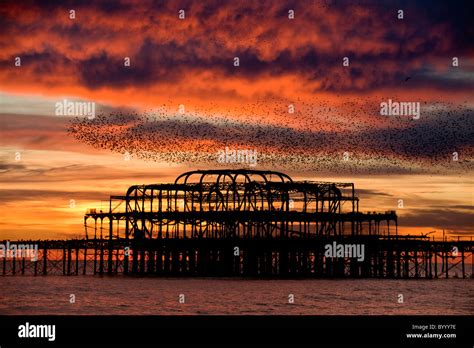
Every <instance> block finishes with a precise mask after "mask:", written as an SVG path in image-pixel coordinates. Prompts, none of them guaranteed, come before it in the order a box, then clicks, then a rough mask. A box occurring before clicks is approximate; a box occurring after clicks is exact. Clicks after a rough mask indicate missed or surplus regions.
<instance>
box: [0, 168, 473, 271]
mask: <svg viewBox="0 0 474 348" xmlns="http://www.w3.org/2000/svg"><path fill="white" fill-rule="evenodd" d="M108 205H109V206H108V209H107V210H105V211H104V210H99V211H97V209H89V210H88V211H87V212H86V214H85V216H84V228H85V238H84V239H74V240H63V241H60V240H56V241H28V242H27V243H30V244H31V243H36V244H37V245H38V250H39V252H38V255H37V260H35V261H33V262H31V261H29V260H25V258H24V257H23V258H15V257H14V258H13V259H12V260H7V259H6V258H4V259H3V263H2V269H1V270H0V274H3V275H13V274H34V275H40V274H42V275H47V274H63V275H79V274H108V275H114V274H125V275H156V276H178V277H186V276H188V277H189V276H191V277H192V276H199V277H206V276H210V277H281V278H284V277H289V278H297V277H304V278H311V277H314V278H346V277H353V278H368V277H379V278H438V277H446V278H448V277H450V276H458V275H457V272H460V277H463V278H466V277H467V278H472V275H473V273H474V272H473V267H474V262H473V257H474V253H473V251H474V242H473V241H472V238H471V240H461V239H458V240H447V239H443V240H441V241H440V240H438V241H436V240H434V239H430V238H428V237H427V236H409V235H399V233H398V219H397V215H396V212H395V211H386V212H365V213H363V212H360V211H359V198H358V196H357V195H356V191H355V188H354V184H352V183H335V182H314V181H293V180H292V179H291V177H289V176H288V175H286V174H283V173H279V172H275V171H259V170H246V169H239V170H203V171H201V170H198V171H191V172H187V173H184V174H182V175H180V176H178V177H177V178H176V180H175V182H174V183H167V184H153V185H135V186H131V187H130V188H129V189H128V190H127V192H126V194H125V195H123V196H111V197H110V200H109V204H108ZM15 243H16V244H20V243H26V241H13V242H11V241H10V244H15ZM331 245H334V246H336V245H341V246H348V248H346V250H351V248H353V249H352V250H355V246H363V250H364V254H363V255H362V256H363V257H362V258H357V257H354V255H351V254H350V253H349V254H348V253H347V252H346V253H344V254H342V255H330V256H328V254H327V252H328V246H331ZM469 258H470V260H471V262H470V264H471V267H466V263H467V260H469ZM469 268H470V269H469Z"/></svg>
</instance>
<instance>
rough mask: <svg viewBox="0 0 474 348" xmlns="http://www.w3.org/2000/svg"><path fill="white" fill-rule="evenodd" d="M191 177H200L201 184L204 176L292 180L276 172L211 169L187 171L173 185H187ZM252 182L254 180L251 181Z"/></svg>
mask: <svg viewBox="0 0 474 348" xmlns="http://www.w3.org/2000/svg"><path fill="white" fill-rule="evenodd" d="M193 175H200V176H201V177H200V178H199V180H198V181H199V182H200V183H202V182H204V180H205V178H206V176H210V175H218V176H221V175H236V176H237V175H245V176H246V177H248V178H250V175H258V176H260V177H261V178H262V179H263V181H265V182H269V179H268V178H267V175H276V176H277V177H279V178H280V181H281V182H293V179H291V177H290V176H288V175H287V174H284V173H281V172H276V171H266V170H249V169H212V170H193V171H189V172H186V173H183V174H180V175H179V176H178V177H177V178H176V180H175V182H174V183H175V184H179V182H180V180H184V181H183V183H184V184H187V183H188V180H189V179H190V178H191V177H192V176H193ZM252 181H254V180H252Z"/></svg>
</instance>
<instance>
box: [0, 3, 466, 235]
mask: <svg viewBox="0 0 474 348" xmlns="http://www.w3.org/2000/svg"><path fill="white" fill-rule="evenodd" d="M401 4H402V5H400V3H398V4H396V3H395V2H390V1H381V2H379V1H335V0H333V1H316V0H314V1H238V0H234V1H140V2H138V1H137V2H132V1H102V2H99V3H98V4H95V5H87V4H85V3H83V4H80V3H79V2H77V3H76V2H72V1H71V2H69V1H62V2H58V4H53V2H44V3H42V2H38V3H36V2H31V1H25V2H19V1H4V2H2V5H1V6H0V30H1V34H0V47H1V49H0V150H1V152H0V211H1V213H0V239H4V238H5V239H28V238H49V239H53V238H65V237H72V236H80V235H82V234H83V232H84V231H83V215H84V212H85V210H86V209H87V208H93V207H97V208H100V206H101V204H104V203H101V201H104V200H107V199H108V196H109V195H112V194H114V195H117V194H123V193H125V191H126V190H127V188H128V187H129V186H131V185H133V184H143V183H163V182H170V181H172V180H173V179H174V178H175V177H176V176H177V175H178V174H180V173H181V172H184V171H187V170H192V169H196V168H201V169H206V168H212V169H215V168H225V167H229V165H226V164H221V163H218V161H217V159H216V158H217V157H216V153H217V152H218V151H220V150H223V149H225V147H226V146H227V147H230V148H234V149H252V150H256V151H257V153H258V155H259V157H258V158H259V159H258V164H257V166H256V167H255V169H272V170H277V171H283V172H285V173H288V174H290V175H291V176H292V177H293V178H294V179H305V180H317V181H319V180H321V181H340V182H341V181H342V182H354V183H355V185H356V189H358V193H359V197H360V199H361V203H360V208H361V210H362V211H373V210H380V211H385V210H397V213H398V215H399V224H400V226H401V228H400V230H399V231H400V233H410V234H419V233H426V232H429V231H433V230H435V231H437V234H436V235H437V236H440V235H441V231H442V230H443V229H444V230H445V231H446V233H448V234H450V235H451V236H458V235H459V236H473V235H474V213H473V208H472V206H473V193H474V191H473V169H474V166H473V163H474V162H473V155H474V118H473V117H474V100H473V91H474V46H473V45H472V42H474V27H473V25H472V18H469V13H470V12H472V11H473V8H472V6H473V5H472V4H468V2H467V1H466V2H461V1H449V2H443V3H442V2H437V1H434V2H433V1H406V2H401ZM468 7H470V8H468ZM181 10H182V11H184V12H180V11H181ZM400 10H402V11H403V12H402V16H403V18H400V12H399V11H400ZM293 15H294V16H293ZM180 16H181V18H180ZM290 17H291V18H290ZM293 17H294V18H293ZM345 57H347V58H348V60H344V58H345ZM18 58H19V59H18ZM127 58H128V59H129V62H130V65H129V66H128V65H127V64H125V61H128V59H127ZM236 58H238V66H236V64H235V62H236ZM345 61H347V62H348V64H343V63H344V62H345ZM64 99H67V100H69V101H84V102H94V103H95V117H94V118H91V119H89V118H87V117H86V116H83V115H75V116H67V115H56V104H57V103H58V102H59V103H62V102H63V101H64ZM389 100H392V101H398V102H414V103H420V106H421V111H420V117H419V119H415V118H413V117H411V116H406V115H405V116H404V115H400V116H396V115H395V116H383V115H381V114H380V108H381V103H384V102H388V101H389ZM290 109H292V110H294V112H290ZM344 154H346V155H344ZM455 154H456V155H455ZM128 155H130V158H129V160H126V158H128ZM344 156H346V158H345V157H344ZM455 157H456V159H455ZM399 199H403V202H404V204H403V205H404V207H403V208H398V207H397V205H398V200H399ZM104 207H105V205H104Z"/></svg>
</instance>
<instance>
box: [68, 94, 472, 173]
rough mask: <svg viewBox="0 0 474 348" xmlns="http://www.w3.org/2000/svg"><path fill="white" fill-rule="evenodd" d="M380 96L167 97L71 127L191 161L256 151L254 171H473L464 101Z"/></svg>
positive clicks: (127, 149)
mask: <svg viewBox="0 0 474 348" xmlns="http://www.w3.org/2000/svg"><path fill="white" fill-rule="evenodd" d="M393 99H394V100H396V98H393ZM375 100H379V103H380V101H384V98H378V99H377V98H374V99H373V100H371V101H368V100H367V99H363V98H353V99H351V100H350V101H346V102H341V103H340V104H339V105H337V107H336V106H334V104H328V103H327V102H325V101H323V100H317V101H316V100H315V101H313V102H310V101H301V100H295V101H294V102H288V101H282V100H279V99H277V98H267V99H265V100H260V101H255V102H254V103H250V104H246V105H241V106H240V107H239V109H228V111H226V112H223V111H222V110H219V111H217V110H218V109H219V105H218V104H216V103H214V104H208V105H207V106H205V107H199V106H195V107H193V108H192V110H186V111H185V112H184V113H180V112H179V111H178V108H177V106H176V105H177V104H171V103H170V104H169V105H168V104H163V105H162V106H161V107H160V108H157V109H153V110H149V111H148V112H144V113H137V112H113V113H110V114H108V115H105V114H101V115H98V116H97V117H95V118H94V119H92V120H89V119H87V118H75V119H73V120H72V121H71V124H70V126H69V129H68V132H69V133H70V134H71V135H72V136H74V137H75V138H76V139H77V140H79V141H81V142H83V143H86V144H89V145H91V146H93V147H95V148H99V149H107V150H110V151H112V152H115V153H120V154H129V155H130V156H131V157H132V158H138V159H142V160H149V161H165V162H170V163H185V164H188V165H190V166H197V165H205V166H208V167H209V166H211V167H218V166H222V167H245V166H248V163H242V162H241V163H219V162H218V160H217V156H218V152H219V151H222V150H225V148H226V147H227V148H229V149H235V150H239V149H240V150H254V151H256V152H257V163H258V165H257V168H258V169H263V168H266V169H275V168H278V169H286V170H299V171H314V170H317V171H320V172H321V171H325V170H326V171H328V172H331V173H336V174H337V173H339V174H342V173H344V174H347V173H356V172H357V173H368V172H370V173H390V172H394V173H406V172H426V171H429V172H443V171H446V170H449V169H450V168H451V169H453V170H455V171H459V170H466V169H467V170H470V169H472V164H473V161H472V157H473V156H472V155H473V150H474V146H473V145H474V143H473V139H474V138H473V135H474V134H473V130H474V118H473V110H472V109H470V108H469V106H468V105H467V103H465V104H464V105H455V104H449V103H443V104H440V105H438V106H437V107H436V105H435V107H433V105H431V106H430V107H431V110H429V111H428V107H427V106H428V105H427V104H428V103H422V106H421V108H422V114H421V117H420V119H419V120H413V119H412V118H410V117H407V116H398V117H395V116H390V117H387V116H380V113H379V110H380V109H379V104H377V103H376V102H375ZM385 100H386V98H385ZM290 104H291V105H293V107H294V113H290V112H289V105H290ZM328 105H332V106H328ZM189 109H190V108H189ZM424 109H425V110H424ZM454 152H456V153H458V160H457V161H454V160H453V153H454Z"/></svg>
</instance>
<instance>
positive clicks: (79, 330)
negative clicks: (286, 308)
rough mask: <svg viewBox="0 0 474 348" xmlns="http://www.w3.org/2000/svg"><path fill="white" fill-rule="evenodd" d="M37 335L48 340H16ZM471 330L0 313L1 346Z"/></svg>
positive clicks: (327, 342)
mask: <svg viewBox="0 0 474 348" xmlns="http://www.w3.org/2000/svg"><path fill="white" fill-rule="evenodd" d="M26 323H28V324H26ZM22 325H23V326H22ZM33 325H55V329H54V330H55V331H54V332H55V335H54V336H55V337H54V341H53V340H49V339H51V338H52V334H51V331H48V330H47V329H46V327H39V326H33ZM32 327H33V329H32ZM50 329H51V328H50ZM28 330H30V331H29V332H28V333H27V334H26V331H28ZM20 331H22V333H20ZM41 332H43V336H47V337H19V334H20V335H30V334H31V335H37V334H40V333H41ZM48 332H49V333H50V335H49V336H48V334H47V333H48ZM473 333H474V318H473V317H472V316H0V346H1V348H8V347H14V346H25V345H26V346H41V347H43V346H49V345H51V346H59V345H60V346H81V345H82V346H84V347H89V346H96V345H100V346H104V345H114V346H115V347H117V346H128V347H137V346H143V345H145V344H155V346H157V347H160V346H170V345H186V346H196V345H210V344H216V345H219V346H226V345H232V344H233V345H237V346H246V345H248V344H252V345H254V344H257V345H275V344H278V345H286V346H288V347H293V346H297V345H308V346H313V347H316V346H320V345H321V344H324V346H335V345H343V346H354V345H377V346H430V347H433V346H446V347H455V346H456V347H457V346H459V347H463V346H465V347H473V343H474V334H473ZM48 337H49V339H48Z"/></svg>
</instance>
